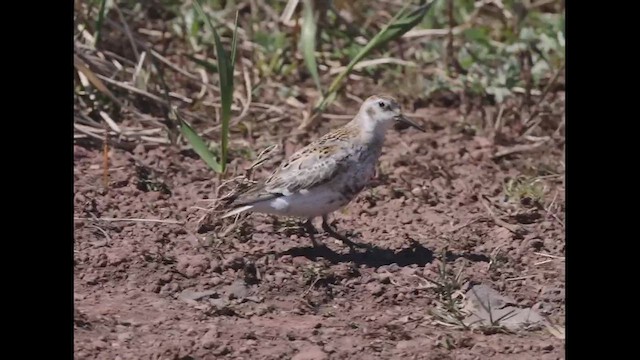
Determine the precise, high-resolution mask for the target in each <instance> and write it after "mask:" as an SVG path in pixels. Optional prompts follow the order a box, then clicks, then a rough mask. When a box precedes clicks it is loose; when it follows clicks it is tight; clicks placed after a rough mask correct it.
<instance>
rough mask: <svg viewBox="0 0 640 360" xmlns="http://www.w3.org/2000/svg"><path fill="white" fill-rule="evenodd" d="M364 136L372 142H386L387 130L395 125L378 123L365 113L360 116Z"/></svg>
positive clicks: (390, 122) (388, 122) (386, 122)
mask: <svg viewBox="0 0 640 360" xmlns="http://www.w3.org/2000/svg"><path fill="white" fill-rule="evenodd" d="M358 118H359V122H360V124H359V125H360V129H361V131H362V135H363V136H364V137H366V138H369V139H371V140H374V139H375V140H377V141H384V138H385V135H386V133H387V130H389V128H390V127H391V126H392V125H393V121H376V120H374V119H372V118H371V116H370V115H369V114H368V113H367V112H366V111H363V112H361V113H360V116H358Z"/></svg>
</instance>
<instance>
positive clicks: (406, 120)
mask: <svg viewBox="0 0 640 360" xmlns="http://www.w3.org/2000/svg"><path fill="white" fill-rule="evenodd" d="M395 119H396V121H398V122H399V123H401V124H404V125H409V126H411V127H414V128H416V129H418V130H420V131H422V132H426V131H425V129H423V128H422V127H421V126H420V125H418V124H416V123H415V122H413V120H410V119H409V118H408V117H406V116H404V115H402V114H400V115H398V116H396V118H395Z"/></svg>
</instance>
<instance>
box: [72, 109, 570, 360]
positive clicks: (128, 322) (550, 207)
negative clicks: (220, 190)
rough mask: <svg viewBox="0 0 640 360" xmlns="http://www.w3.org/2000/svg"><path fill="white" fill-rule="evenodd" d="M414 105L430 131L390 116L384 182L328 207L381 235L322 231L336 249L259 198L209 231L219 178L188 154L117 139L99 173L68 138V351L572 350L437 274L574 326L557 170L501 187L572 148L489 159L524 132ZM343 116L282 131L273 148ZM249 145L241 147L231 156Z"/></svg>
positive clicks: (556, 163)
mask: <svg viewBox="0 0 640 360" xmlns="http://www.w3.org/2000/svg"><path fill="white" fill-rule="evenodd" d="M417 113H418V114H421V116H422V119H418V121H421V122H422V123H423V124H425V126H426V127H427V128H428V132H427V133H419V132H417V131H415V130H413V129H406V130H402V131H392V132H390V133H389V135H388V137H387V141H386V147H385V150H384V153H383V156H382V158H381V161H380V171H379V174H378V176H377V178H376V181H375V183H374V184H372V186H371V187H370V188H368V189H366V190H365V191H363V193H361V194H360V196H359V197H358V198H357V199H356V200H355V201H354V202H353V203H352V204H350V205H349V206H348V207H347V208H345V209H344V211H343V212H341V213H336V214H333V217H332V219H334V220H335V223H334V225H335V226H336V228H337V229H338V231H341V232H343V233H350V234H351V236H352V239H353V240H354V241H359V242H362V243H366V244H369V245H371V246H372V249H371V250H368V251H365V250H359V251H358V252H356V253H350V252H349V249H348V248H347V247H346V246H343V245H342V244H341V243H340V242H338V241H336V240H334V239H332V238H330V237H327V236H324V235H322V234H321V235H319V239H321V240H322V241H323V242H324V244H326V245H327V247H328V248H329V250H317V249H314V248H313V247H312V246H311V242H310V240H309V239H308V238H306V237H305V236H304V235H303V234H302V233H301V232H300V231H299V229H298V227H297V223H296V222H294V221H290V220H288V219H283V218H275V217H271V216H266V215H259V214H254V215H251V216H249V217H247V218H246V219H245V220H243V222H242V223H241V224H238V226H237V227H236V228H235V230H232V232H230V233H229V234H228V235H226V236H224V237H222V236H216V234H219V233H218V232H217V231H210V232H206V233H198V232H197V222H198V220H199V219H200V218H201V217H202V216H203V214H204V211H203V210H202V208H206V207H207V202H206V201H203V200H206V199H213V198H214V197H215V191H216V188H217V187H218V185H219V184H220V180H218V179H217V177H216V176H215V175H213V173H212V172H211V171H210V170H209V169H208V168H207V167H206V165H205V164H204V162H202V161H201V160H200V159H199V158H197V156H196V155H195V154H194V153H192V152H191V151H187V150H184V151H178V150H176V149H173V148H163V147H156V148H145V146H144V145H139V146H138V147H137V148H135V149H134V150H133V151H131V152H127V151H124V150H121V149H111V150H110V152H109V180H108V181H109V187H108V189H105V188H104V185H103V152H102V150H101V149H100V148H96V147H91V146H86V145H78V144H76V145H74V158H75V197H74V201H75V217H76V220H75V265H74V266H75V277H74V283H75V289H74V296H75V319H74V320H75V340H74V341H75V357H76V358H77V359H216V358H229V359H296V360H302V359H369V358H383V359H487V358H493V359H504V358H517V359H563V358H564V341H563V340H561V339H559V338H557V337H555V336H554V335H552V334H551V333H550V332H549V331H548V330H547V329H546V328H544V327H542V328H540V327H538V328H533V329H528V330H521V331H504V329H502V328H501V327H500V326H496V327H495V328H485V329H465V328H463V327H462V326H459V325H457V324H455V322H448V321H446V320H445V319H444V318H442V317H441V316H438V315H436V314H438V313H441V312H442V311H444V312H446V311H448V310H447V309H450V306H447V304H446V301H445V300H446V299H445V298H444V297H443V293H442V289H441V288H439V287H438V286H436V285H434V282H438V283H445V282H447V281H453V280H451V279H455V278H456V277H457V278H458V279H459V283H460V291H462V292H464V291H465V288H468V287H469V286H471V285H472V284H480V283H482V284H487V285H489V286H490V287H491V288H493V289H495V290H497V291H499V292H500V293H501V294H504V295H506V296H509V297H511V298H513V299H515V301H516V302H517V305H519V306H522V307H526V308H532V309H534V310H535V311H537V312H539V313H540V314H542V315H543V316H546V317H547V318H548V320H549V322H550V323H553V324H556V325H560V326H564V314H565V305H564V288H565V268H564V266H565V263H564V249H565V236H564V225H563V221H564V184H563V178H564V177H563V176H554V175H550V176H545V177H543V178H542V180H541V181H542V183H543V184H544V200H545V201H544V202H543V203H542V204H536V203H535V201H531V199H529V198H524V199H522V200H521V201H514V200H513V199H510V198H508V197H507V196H506V194H505V188H506V187H507V184H508V181H509V179H514V178H516V177H518V176H520V175H523V174H532V173H535V172H536V171H540V169H543V168H544V169H550V171H551V173H553V172H554V171H555V172H556V173H561V174H563V173H564V171H563V170H562V166H561V165H560V164H561V162H562V161H563V158H562V156H563V149H562V147H561V146H560V145H557V144H556V143H550V144H549V145H545V146H543V147H541V148H538V149H536V150H534V151H530V152H518V153H514V154H511V155H506V156H503V157H499V158H494V155H495V154H496V153H498V152H500V151H502V150H504V149H509V148H512V147H513V146H515V145H514V144H508V143H504V142H501V141H500V139H498V138H496V139H493V138H488V137H483V136H481V135H476V134H473V132H469V131H467V130H464V129H461V128H460V126H458V125H457V124H458V122H457V120H456V119H457V118H458V115H457V113H456V112H455V111H453V110H447V109H438V108H425V109H419V110H417ZM424 119H428V120H424ZM343 122H344V121H343V120H340V121H339V120H333V121H330V122H327V124H323V125H322V126H321V127H320V129H319V130H318V131H315V132H313V133H312V134H309V135H308V136H301V137H285V140H284V141H283V144H284V147H281V148H282V149H283V151H282V152H279V153H277V157H278V158H277V159H274V160H279V159H281V158H282V156H286V155H288V154H290V153H291V152H293V151H294V150H296V149H297V148H299V147H301V146H303V145H304V144H306V143H307V142H308V141H309V140H311V139H312V138H315V137H317V136H320V135H321V134H322V133H323V132H326V131H328V129H329V128H330V127H335V126H338V125H340V124H341V123H343ZM292 126H295V124H293V125H292ZM281 129H282V132H281V134H287V132H286V131H290V129H288V130H287V129H286V127H284V126H283V127H282V128H281ZM267 145H269V142H268V141H267V140H264V139H263V138H262V139H261V138H257V139H256V141H255V143H252V144H251V145H250V146H251V148H253V150H254V151H256V152H259V151H260V150H261V149H262V148H264V147H266V146H267ZM253 160H254V159H252V158H247V159H245V158H242V157H241V156H238V155H237V154H235V155H234V159H233V161H232V168H233V169H236V168H239V169H242V168H243V167H245V166H248V165H249V164H250V163H251V162H252V161H253ZM276 164H277V161H275V162H270V163H268V164H266V165H265V166H263V167H262V168H260V169H259V171H258V172H257V173H256V174H255V177H256V178H261V177H263V176H265V175H266V174H267V171H269V170H270V169H272V168H273V166H275V165H276ZM115 219H138V220H129V221H116V220H115ZM149 219H162V221H161V222H150V221H148V220H149ZM442 269H446V270H445V272H444V273H443V272H442ZM443 274H444V275H443ZM458 297H459V296H458V295H456V298H458ZM453 315H455V314H453Z"/></svg>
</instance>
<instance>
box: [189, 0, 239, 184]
mask: <svg viewBox="0 0 640 360" xmlns="http://www.w3.org/2000/svg"><path fill="white" fill-rule="evenodd" d="M193 5H194V8H195V9H196V10H197V11H198V13H199V14H200V16H201V17H203V18H204V19H205V20H206V23H207V24H208V25H209V28H210V29H211V32H212V33H213V40H214V42H215V46H216V55H217V58H218V59H217V60H218V76H220V97H221V103H222V114H221V115H222V116H221V119H220V121H221V122H222V134H221V136H220V138H221V143H220V148H221V156H220V169H221V170H220V171H221V172H224V171H225V170H226V168H227V153H228V142H229V121H230V120H231V104H232V103H233V65H234V62H235V54H236V46H237V43H236V37H237V29H238V14H237V13H236V24H235V26H236V27H235V28H234V31H233V40H232V49H231V53H232V57H231V58H230V57H229V55H228V54H227V52H226V51H225V50H224V47H223V46H222V41H221V40H220V36H219V35H218V32H217V31H216V28H215V26H213V23H212V22H211V18H210V17H209V16H208V15H207V14H206V13H205V12H204V9H203V8H202V5H201V4H200V1H199V0H196V1H194V3H193Z"/></svg>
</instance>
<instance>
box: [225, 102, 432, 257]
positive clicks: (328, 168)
mask: <svg viewBox="0 0 640 360" xmlns="http://www.w3.org/2000/svg"><path fill="white" fill-rule="evenodd" d="M395 124H402V125H405V126H406V125H408V126H412V127H414V128H416V129H418V130H420V131H423V132H424V131H425V130H424V129H423V128H422V127H420V126H419V125H417V124H416V123H415V122H413V121H411V120H410V119H409V118H407V117H406V116H404V115H403V114H402V110H401V108H400V105H399V104H398V102H397V101H396V100H395V99H394V98H392V97H390V96H382V95H374V96H370V97H369V98H367V99H366V100H365V101H364V103H362V105H361V106H360V110H359V111H358V113H357V114H356V116H355V117H354V118H353V119H352V120H351V121H350V122H348V123H347V124H345V125H344V126H342V127H340V128H337V129H335V130H333V131H331V132H329V133H327V134H325V135H324V136H322V137H320V138H319V139H317V140H315V141H313V142H311V143H310V144H309V145H307V146H306V147H304V148H302V149H300V150H298V151H297V152H295V153H294V154H293V155H291V157H289V158H288V159H286V160H285V161H283V162H282V163H281V164H280V166H279V167H278V168H276V170H275V171H274V172H273V173H272V174H271V175H270V176H269V177H268V178H266V179H265V180H263V181H261V182H258V183H256V184H254V185H253V186H251V187H250V188H248V189H247V190H245V191H244V192H243V193H241V194H237V195H235V196H234V197H232V198H231V199H230V200H229V203H228V205H227V206H228V208H229V209H230V211H228V212H227V213H226V214H224V215H223V216H222V218H226V217H229V216H233V215H236V214H239V213H242V212H245V211H249V212H258V213H264V214H271V215H280V216H289V217H297V218H302V219H306V222H304V227H305V229H306V230H307V232H308V234H309V237H310V238H311V241H312V243H313V245H314V246H315V247H318V246H319V244H318V243H317V242H316V240H315V239H314V237H313V234H314V233H316V229H315V228H314V226H313V223H312V221H313V219H314V218H317V217H322V229H323V230H324V231H325V232H327V233H328V234H329V235H331V236H333V237H334V238H337V239H339V240H341V241H342V242H343V243H345V244H346V245H348V246H349V248H351V250H353V248H354V246H360V247H362V245H360V244H357V243H354V242H352V241H351V240H349V239H348V238H347V237H346V236H344V235H342V234H339V233H338V232H337V231H336V230H335V229H333V228H332V227H331V226H330V225H329V223H328V215H329V214H330V213H332V212H334V211H336V210H338V209H340V208H342V207H344V206H346V205H347V204H349V203H350V202H351V201H352V200H353V199H354V198H355V197H356V196H357V195H358V194H359V193H360V192H361V191H362V190H363V189H364V188H365V187H366V186H367V185H368V183H369V181H370V180H371V179H372V178H373V176H374V174H375V169H376V164H377V162H378V158H379V157H380V153H381V152H382V146H383V143H384V139H385V135H386V133H387V131H388V130H389V129H390V128H391V127H392V126H393V125H395Z"/></svg>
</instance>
